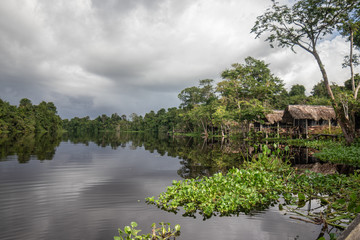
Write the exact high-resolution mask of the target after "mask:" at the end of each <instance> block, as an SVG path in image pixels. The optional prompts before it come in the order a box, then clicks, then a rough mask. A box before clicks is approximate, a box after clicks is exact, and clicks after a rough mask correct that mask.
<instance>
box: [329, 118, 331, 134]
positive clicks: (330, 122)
mask: <svg viewBox="0 0 360 240" xmlns="http://www.w3.org/2000/svg"><path fill="white" fill-rule="evenodd" d="M329 134H331V119H329Z"/></svg>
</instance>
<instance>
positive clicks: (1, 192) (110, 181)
mask: <svg viewBox="0 0 360 240" xmlns="http://www.w3.org/2000/svg"><path fill="white" fill-rule="evenodd" d="M209 147H210V148H211V149H212V151H209V150H208V149H209ZM220 148H221V149H223V150H224V146H221V144H220V143H206V144H204V143H202V142H201V140H199V141H198V142H196V141H195V140H192V139H188V138H168V137H162V138H158V137H149V136H146V135H141V134H135V135H133V134H118V135H115V136H97V137H82V136H76V137H68V136H64V137H57V138H48V137H46V136H40V137H35V136H29V137H19V136H17V137H13V138H11V139H9V140H6V139H4V138H2V141H1V142H0V151H1V155H0V156H1V161H0V239H2V240H9V239H17V240H18V239H24V240H25V239H26V240H35V239H36V240H39V239H67V240H71V239H87V240H93V239H113V236H114V235H116V234H117V229H118V228H119V227H122V228H123V227H124V226H125V225H130V222H131V221H135V222H137V223H138V224H139V227H138V228H140V229H142V230H143V231H142V233H148V232H150V228H151V224H152V223H153V222H155V223H159V222H169V223H171V224H172V225H173V226H174V225H175V224H180V225H181V235H180V237H179V239H184V240H188V239H197V240H200V239H204V240H205V239H206V240H212V239H244V240H252V239H254V240H255V239H256V240H259V239H260V240H261V239H273V240H282V239H284V240H285V239H286V240H289V239H316V237H317V236H318V234H319V233H320V231H321V227H320V226H316V225H313V224H309V223H305V222H300V221H296V220H292V219H290V218H289V216H288V215H284V212H281V211H279V210H278V208H277V207H276V206H274V207H271V208H270V209H267V210H266V211H262V212H254V213H252V214H251V215H245V214H242V213H240V214H239V216H231V217H219V216H213V217H211V218H210V219H206V220H203V218H202V217H201V216H200V215H197V216H196V218H192V217H183V216H182V214H181V213H178V214H174V213H170V212H165V211H163V210H161V209H159V208H157V207H156V206H153V205H148V204H146V203H145V201H144V199H145V198H146V197H150V196H157V195H158V194H160V193H161V192H163V191H165V190H166V187H167V186H169V185H171V182H172V180H181V179H184V178H189V177H195V176H200V175H211V174H212V173H214V172H217V171H224V169H226V168H227V167H229V164H232V165H236V164H237V162H239V161H240V160H239V159H241V157H239V156H241V155H243V154H241V153H239V152H234V151H232V152H231V151H230V153H229V154H223V151H222V152H221V151H216V149H220ZM229 156H237V159H235V160H234V159H233V158H231V157H229ZM209 158H210V159H209ZM211 158H212V159H213V160H211ZM206 159H207V160H206ZM214 159H215V161H214ZM206 161H207V163H206ZM209 161H210V162H209ZM213 162H216V164H215V163H213Z"/></svg>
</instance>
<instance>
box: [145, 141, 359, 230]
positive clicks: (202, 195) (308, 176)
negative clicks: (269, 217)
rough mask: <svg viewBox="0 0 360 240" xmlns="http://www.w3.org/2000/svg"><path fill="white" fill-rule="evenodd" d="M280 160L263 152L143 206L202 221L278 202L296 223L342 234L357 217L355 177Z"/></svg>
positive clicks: (276, 154)
mask: <svg viewBox="0 0 360 240" xmlns="http://www.w3.org/2000/svg"><path fill="white" fill-rule="evenodd" d="M282 155H283V153H282V152H280V151H275V152H270V150H269V149H268V148H267V147H266V146H264V147H263V152H262V153H260V154H258V156H257V157H256V158H255V157H254V158H253V159H252V161H249V162H246V163H245V164H244V165H243V168H242V169H236V168H233V169H231V170H230V171H229V172H228V173H227V174H222V173H217V174H214V175H213V176H211V177H204V178H201V179H200V178H196V179H191V180H190V179H187V180H183V181H173V183H172V186H170V187H168V188H167V190H166V192H164V193H161V194H160V195H159V196H158V198H157V199H156V198H155V197H150V198H147V199H146V201H147V202H148V203H149V204H154V205H156V206H158V207H159V208H162V209H164V210H167V211H172V212H178V211H179V208H180V207H182V208H183V209H184V210H185V215H187V216H195V213H197V212H198V213H200V214H201V215H203V217H204V218H205V219H206V218H209V217H211V216H213V215H221V216H224V215H238V214H239V213H245V214H252V213H253V212H254V211H257V210H262V209H267V208H269V207H270V206H274V205H275V204H278V203H279V202H280V201H281V202H284V203H282V204H279V208H280V209H285V208H284V207H285V206H286V210H287V211H289V212H292V213H295V214H297V215H298V216H299V219H301V220H303V221H308V222H312V223H315V224H323V226H324V229H327V227H328V226H333V227H335V228H338V229H343V228H344V227H345V226H346V225H347V224H349V223H350V221H351V220H352V219H354V218H355V217H356V214H357V213H359V212H360V191H359V189H360V175H359V174H358V172H355V173H354V174H352V175H349V176H346V175H340V174H333V175H324V174H320V173H313V172H309V171H306V172H302V173H300V172H297V171H296V169H294V168H291V167H290V164H288V163H286V162H283V161H282ZM314 200H316V201H317V202H318V203H319V204H318V205H319V207H318V208H317V209H315V210H312V211H308V212H304V211H303V210H302V208H303V207H304V206H305V204H306V203H310V202H311V201H314ZM324 231H325V230H324Z"/></svg>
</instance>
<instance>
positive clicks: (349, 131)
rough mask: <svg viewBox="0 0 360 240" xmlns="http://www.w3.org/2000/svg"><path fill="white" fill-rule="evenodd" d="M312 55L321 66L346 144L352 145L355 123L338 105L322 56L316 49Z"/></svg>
mask: <svg viewBox="0 0 360 240" xmlns="http://www.w3.org/2000/svg"><path fill="white" fill-rule="evenodd" d="M312 54H313V55H314V57H315V59H316V62H317V63H318V65H319V68H320V71H321V74H322V76H323V79H324V84H325V87H326V89H327V92H328V94H329V96H330V98H331V102H332V105H333V108H334V110H335V114H336V119H337V121H338V123H339V125H340V127H341V130H342V132H343V134H344V138H345V141H346V144H347V145H351V144H352V143H353V142H354V140H355V124H353V123H352V122H353V121H352V119H351V117H350V118H347V117H346V116H345V113H344V111H342V107H340V106H339V105H338V104H337V103H336V101H335V97H334V94H333V92H332V90H331V87H330V84H329V79H328V77H327V73H326V70H325V68H324V65H323V63H322V61H321V59H320V56H319V54H318V53H317V51H316V49H314V51H313V52H312ZM349 112H352V111H351V110H349Z"/></svg>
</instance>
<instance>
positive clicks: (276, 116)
mask: <svg viewBox="0 0 360 240" xmlns="http://www.w3.org/2000/svg"><path fill="white" fill-rule="evenodd" d="M283 115H284V111H283V110H273V111H272V112H271V113H268V114H266V116H265V118H266V120H267V122H269V123H270V124H274V123H277V122H280V121H281V120H282V118H283Z"/></svg>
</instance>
